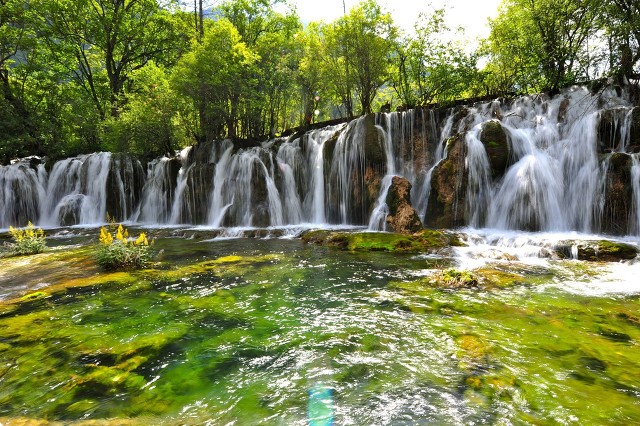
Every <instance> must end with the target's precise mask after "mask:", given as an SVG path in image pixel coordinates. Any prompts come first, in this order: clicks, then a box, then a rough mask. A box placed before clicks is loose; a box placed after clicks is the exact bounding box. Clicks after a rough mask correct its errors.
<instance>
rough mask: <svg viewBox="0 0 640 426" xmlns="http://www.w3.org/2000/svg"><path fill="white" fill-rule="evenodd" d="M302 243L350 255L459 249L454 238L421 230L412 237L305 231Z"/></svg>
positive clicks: (386, 233) (381, 233)
mask: <svg viewBox="0 0 640 426" xmlns="http://www.w3.org/2000/svg"><path fill="white" fill-rule="evenodd" d="M302 241H304V242H306V243H314V244H319V245H326V246H329V247H337V248H342V249H346V250H350V251H387V252H400V253H421V252H428V251H433V250H439V249H443V248H447V247H451V246H458V245H461V243H460V240H459V239H458V238H457V236H456V235H454V234H448V233H444V232H440V231H434V230H423V231H421V232H418V233H416V234H413V235H405V234H394V233H388V232H337V231H327V230H316V231H308V232H305V233H304V234H303V235H302Z"/></svg>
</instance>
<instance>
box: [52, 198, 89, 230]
mask: <svg viewBox="0 0 640 426" xmlns="http://www.w3.org/2000/svg"><path fill="white" fill-rule="evenodd" d="M84 199H85V196H84V195H82V194H74V195H67V196H66V197H64V198H63V199H62V200H61V201H60V204H59V206H60V207H59V210H58V223H59V224H60V226H73V225H77V224H78V223H80V213H81V211H82V203H83V202H84Z"/></svg>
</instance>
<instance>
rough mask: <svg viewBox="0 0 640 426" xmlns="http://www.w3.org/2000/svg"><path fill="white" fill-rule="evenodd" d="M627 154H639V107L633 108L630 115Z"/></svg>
mask: <svg viewBox="0 0 640 426" xmlns="http://www.w3.org/2000/svg"><path fill="white" fill-rule="evenodd" d="M627 152H640V107H635V108H634V109H633V112H632V113H631V130H630V135H629V146H628V147H627Z"/></svg>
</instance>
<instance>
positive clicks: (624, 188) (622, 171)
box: [599, 152, 633, 235]
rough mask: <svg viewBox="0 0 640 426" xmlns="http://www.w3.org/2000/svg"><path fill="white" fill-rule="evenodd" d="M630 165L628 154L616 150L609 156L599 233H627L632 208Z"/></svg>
mask: <svg viewBox="0 0 640 426" xmlns="http://www.w3.org/2000/svg"><path fill="white" fill-rule="evenodd" d="M631 166H632V160H631V157H630V156H629V155H628V154H624V153H620V152H617V153H614V154H612V155H611V157H610V158H609V167H608V168H607V172H606V180H605V190H604V207H603V211H602V219H601V223H600V230H599V232H601V233H604V234H611V235H626V234H627V233H628V230H629V214H630V213H631V211H632V209H633V188H632V183H631Z"/></svg>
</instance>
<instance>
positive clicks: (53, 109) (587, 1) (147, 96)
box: [0, 0, 640, 164]
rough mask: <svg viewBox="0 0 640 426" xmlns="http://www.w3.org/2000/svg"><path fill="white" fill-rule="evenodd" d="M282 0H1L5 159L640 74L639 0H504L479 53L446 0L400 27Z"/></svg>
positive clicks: (362, 6) (147, 148)
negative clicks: (304, 13)
mask: <svg viewBox="0 0 640 426" xmlns="http://www.w3.org/2000/svg"><path fill="white" fill-rule="evenodd" d="M277 3H282V1H281V0H226V1H224V2H219V3H218V2H216V6H215V8H211V9H209V10H202V9H200V10H186V9H184V8H183V7H180V5H179V4H177V3H174V2H159V1H157V0H35V1H33V2H24V1H21V0H0V5H1V7H0V164H2V163H6V162H8V161H9V160H11V159H13V158H16V157H20V156H26V155H32V154H36V155H45V154H46V155H49V156H51V157H54V158H55V157H61V156H69V155H76V154H79V153H84V152H93V151H99V150H109V151H124V152H132V153H135V154H139V155H146V156H157V155H162V154H171V153H173V152H175V150H177V149H179V148H181V147H183V146H187V145H192V144H194V143H198V142H203V141H209V140H218V139H223V138H226V137H232V138H233V137H238V138H244V139H255V138H264V137H271V136H275V135H278V134H280V133H282V132H283V131H284V130H285V129H288V128H291V127H296V126H300V125H305V124H308V123H311V122H317V121H322V120H328V119H333V118H339V117H349V116H354V115H358V114H365V113H370V112H373V111H377V110H379V109H380V108H382V107H383V106H385V107H390V108H394V109H395V108H409V107H416V106H423V105H429V104H433V103H447V102H450V101H453V100H456V99H462V98H470V97H477V96H488V95H501V94H505V93H513V92H518V93H533V92H540V91H549V92H556V91H558V90H559V89H560V88H562V87H565V86H567V85H570V84H573V83H576V82H582V81H588V80H594V79H599V78H611V79H613V81H614V82H616V83H620V84H626V83H627V82H628V81H629V80H630V79H631V81H634V79H637V77H638V76H639V73H640V10H639V7H640V6H638V3H637V2H636V1H632V0H606V1H595V0H560V1H558V0H504V1H503V4H502V6H501V8H500V11H499V14H498V15H497V17H496V18H495V19H493V20H491V21H490V28H491V33H490V35H489V37H488V38H487V39H486V40H481V41H480V43H479V48H477V49H475V50H473V49H471V48H470V47H469V46H470V44H469V43H468V41H469V40H467V39H466V38H465V35H464V32H463V31H461V30H459V29H456V28H449V27H448V26H447V25H446V11H444V10H433V12H432V13H431V14H429V15H422V14H421V15H420V16H418V17H417V20H416V24H415V29H414V31H412V32H404V31H402V30H401V29H400V28H399V27H398V26H397V25H396V24H394V22H393V19H392V16H391V15H390V14H389V13H388V12H386V11H385V10H384V9H383V8H381V6H380V5H379V4H377V3H376V1H375V0H363V1H362V2H361V3H359V4H358V5H356V6H355V7H354V8H353V9H351V10H350V11H345V14H344V15H343V16H342V17H340V18H339V19H337V20H336V21H334V22H310V23H304V24H303V23H302V22H301V20H300V19H299V17H298V16H297V14H296V12H295V10H293V9H292V8H290V7H288V6H286V4H285V7H282V5H278V4H277ZM201 6H202V5H201ZM204 7H205V8H206V7H207V5H206V4H205V5H204ZM281 10H284V11H285V12H284V13H281V12H279V11H281Z"/></svg>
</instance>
